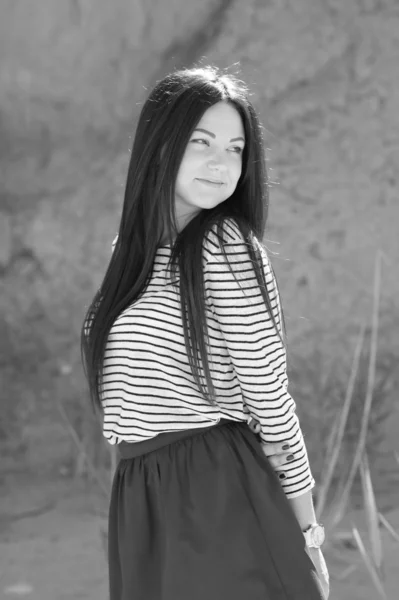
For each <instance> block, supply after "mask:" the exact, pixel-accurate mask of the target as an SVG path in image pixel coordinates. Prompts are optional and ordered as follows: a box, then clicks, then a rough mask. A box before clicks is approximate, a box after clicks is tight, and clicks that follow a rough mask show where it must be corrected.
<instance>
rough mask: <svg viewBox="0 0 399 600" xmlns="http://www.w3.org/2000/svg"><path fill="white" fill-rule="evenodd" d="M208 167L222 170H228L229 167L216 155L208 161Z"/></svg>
mask: <svg viewBox="0 0 399 600" xmlns="http://www.w3.org/2000/svg"><path fill="white" fill-rule="evenodd" d="M208 167H209V168H210V169H221V170H222V169H226V167H227V165H226V163H225V161H224V160H223V158H222V157H221V156H220V155H218V154H215V155H214V156H212V157H211V158H210V159H209V160H208Z"/></svg>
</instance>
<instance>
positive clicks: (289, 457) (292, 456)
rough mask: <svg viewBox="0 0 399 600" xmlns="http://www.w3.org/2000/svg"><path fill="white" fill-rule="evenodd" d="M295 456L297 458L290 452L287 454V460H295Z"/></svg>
mask: <svg viewBox="0 0 399 600" xmlns="http://www.w3.org/2000/svg"><path fill="white" fill-rule="evenodd" d="M294 458H295V457H294V455H293V454H289V455H288V456H287V462H290V461H291V460H294Z"/></svg>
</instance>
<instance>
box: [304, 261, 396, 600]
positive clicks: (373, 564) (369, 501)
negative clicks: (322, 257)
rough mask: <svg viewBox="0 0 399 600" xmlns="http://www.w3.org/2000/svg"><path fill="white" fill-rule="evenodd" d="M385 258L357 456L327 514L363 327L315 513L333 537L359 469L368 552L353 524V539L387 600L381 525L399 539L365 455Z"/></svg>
mask: <svg viewBox="0 0 399 600" xmlns="http://www.w3.org/2000/svg"><path fill="white" fill-rule="evenodd" d="M382 258H383V255H382V253H381V252H378V253H377V257H376V263H375V270H374V295H373V308H372V318H371V339H370V353H369V365H368V378H367V389H366V395H365V398H364V406H363V413H362V420H361V427H360V431H359V436H358V440H357V443H356V448H355V453H354V456H353V460H352V464H351V467H350V469H349V473H348V475H346V476H345V479H344V480H341V481H340V482H339V484H338V486H337V487H338V490H339V491H338V493H337V494H336V496H335V498H336V501H335V502H333V504H332V506H329V507H328V511H325V506H326V498H327V494H328V490H329V487H330V485H331V481H332V477H333V473H334V469H335V466H336V464H337V459H338V455H339V453H340V452H341V449H342V440H343V436H344V430H345V426H346V423H347V417H348V414H349V409H350V405H351V402H352V400H353V390H354V381H355V378H356V374H357V371H358V368H359V359H360V354H361V349H362V345H363V343H364V332H365V326H364V325H362V327H361V329H360V332H359V337H358V342H357V344H356V349H355V353H354V358H353V363H352V369H351V373H350V378H349V382H348V386H347V393H346V397H345V401H344V405H343V408H342V411H341V413H340V414H339V415H338V417H337V419H336V422H335V425H334V427H333V430H332V433H331V439H330V440H329V444H328V449H329V451H328V455H327V457H326V464H327V465H328V468H327V469H326V473H325V476H324V478H323V480H322V483H321V486H320V495H319V499H318V502H317V505H316V514H317V516H318V518H320V519H321V518H322V519H323V520H324V516H323V515H325V519H326V520H325V523H326V526H327V529H329V530H330V531H331V532H332V534H334V530H335V528H336V527H337V525H338V524H339V523H340V522H341V520H342V518H343V516H344V514H345V512H346V509H347V504H348V498H349V494H350V491H351V488H352V485H353V481H354V477H355V475H356V473H357V472H358V470H359V471H360V478H361V484H362V493H363V502H364V511H365V516H366V522H367V531H368V538H369V544H368V546H369V550H367V549H366V545H365V543H364V541H363V540H362V537H361V535H360V533H359V531H358V529H357V528H356V527H355V525H354V524H353V523H352V531H351V536H352V538H353V540H354V542H355V545H356V548H357V549H358V550H359V552H360V554H361V557H362V559H363V562H364V564H365V567H366V569H367V572H368V573H369V576H370V579H371V581H372V583H373V584H374V587H375V589H376V591H377V593H378V595H379V597H380V598H383V599H386V598H387V595H386V591H385V587H384V564H383V546H382V539H381V530H380V525H381V526H383V527H385V528H386V529H387V531H388V532H389V533H390V534H391V536H392V537H393V539H395V540H396V541H399V536H398V534H397V533H396V531H395V530H394V529H393V527H392V526H391V525H390V523H389V522H388V521H387V519H386V518H385V517H384V516H383V515H382V514H381V513H380V512H379V511H378V508H377V503H376V499H375V494H374V489H373V484H372V479H371V474H370V468H369V461H368V456H367V452H366V436H367V431H368V425H369V418H370V413H371V407H372V400H373V391H374V385H375V373H376V358H377V340H378V324H379V306H380V291H381V270H382ZM396 459H397V462H398V464H399V457H397V456H396ZM349 535H350V534H349ZM340 537H341V539H342V538H343V537H345V536H342V534H341V536H340ZM347 539H348V538H347ZM346 571H347V572H346V573H345V575H344V576H345V577H346V576H348V575H349V574H350V573H351V572H353V568H351V567H350V568H349V570H346Z"/></svg>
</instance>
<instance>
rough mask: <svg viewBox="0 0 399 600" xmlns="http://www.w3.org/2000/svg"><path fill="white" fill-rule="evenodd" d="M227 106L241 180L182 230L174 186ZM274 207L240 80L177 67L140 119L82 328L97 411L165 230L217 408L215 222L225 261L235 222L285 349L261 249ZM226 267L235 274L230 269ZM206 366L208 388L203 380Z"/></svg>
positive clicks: (196, 362)
mask: <svg viewBox="0 0 399 600" xmlns="http://www.w3.org/2000/svg"><path fill="white" fill-rule="evenodd" d="M221 101H224V102H228V103H229V104H231V105H232V106H234V107H235V108H236V110H237V111H238V113H239V114H240V116H241V119H242V123H243V127H244V131H245V140H246V143H245V148H244V151H243V155H242V172H241V176H240V178H239V181H238V183H237V187H236V189H235V191H234V193H233V194H232V195H231V196H230V197H229V198H228V199H227V200H225V201H224V202H222V203H221V204H219V205H218V206H216V207H215V208H213V209H209V210H201V211H200V212H199V213H198V214H196V216H194V217H193V218H192V219H191V220H190V221H189V222H188V224H187V225H186V226H185V227H184V228H183V229H182V230H181V231H180V232H177V225H176V220H175V212H174V196H175V194H174V189H175V182H176V177H177V173H178V170H179V166H180V163H181V161H182V157H183V154H184V152H185V149H186V146H187V144H188V142H189V139H190V136H191V134H192V132H193V130H194V129H195V127H196V125H197V124H198V122H199V121H200V119H201V117H202V116H203V114H204V112H205V111H206V110H207V109H208V108H209V107H210V106H212V105H214V104H216V103H217V102H221ZM268 205H269V193H268V179H267V170H266V160H265V154H264V147H263V140H262V127H261V124H260V121H259V117H258V115H257V112H256V110H255V108H254V106H253V104H252V102H251V101H250V99H249V91H248V88H247V86H246V85H245V84H244V83H243V82H242V81H241V80H239V79H238V78H237V77H236V76H235V75H232V74H230V73H228V72H227V71H222V70H219V69H218V68H216V67H212V66H206V67H198V68H192V69H181V70H178V71H175V72H173V73H171V74H170V75H168V76H166V77H165V78H164V79H162V80H161V81H159V82H158V83H157V85H156V86H155V87H154V89H153V90H152V92H151V93H150V95H149V97H148V98H147V100H146V101H145V103H144V105H143V107H142V110H141V114H140V117H139V120H138V124H137V129H136V134H135V137H134V143H133V148H132V151H131V158H130V164H129V169H128V173H127V181H126V188H125V194H124V202H123V209H122V215H121V220H120V225H119V231H118V236H117V241H116V245H115V250H114V252H113V254H112V256H111V259H110V262H109V265H108V268H107V271H106V273H105V276H104V279H103V281H102V283H101V285H100V288H99V289H98V291H97V292H96V294H95V295H94V298H93V300H92V302H91V303H90V305H89V307H88V309H87V312H86V315H85V318H84V322H83V326H82V330H81V353H82V362H83V367H84V371H85V375H86V378H87V381H88V385H89V392H90V397H91V400H92V403H93V406H94V408H95V409H96V408H99V409H100V410H101V408H102V405H101V382H102V371H103V363H104V354H105V347H106V343H107V338H108V335H109V332H110V329H111V327H112V325H113V323H114V321H115V319H116V318H117V316H118V315H119V314H120V313H121V312H122V311H123V310H124V309H125V308H127V307H128V306H129V305H131V304H132V303H134V301H135V300H137V299H138V298H139V296H140V295H141V294H142V293H143V292H144V291H145V289H146V287H147V285H148V282H149V280H150V277H151V273H152V268H153V262H154V259H155V255H156V252H157V249H158V247H159V245H160V241H161V239H162V235H163V234H164V232H165V231H167V232H168V234H169V239H170V240H172V239H173V232H175V233H177V236H176V239H175V241H174V242H173V243H172V244H171V256H170V260H169V266H170V267H171V269H172V270H173V271H174V272H176V269H177V265H178V268H179V272H180V298H181V309H182V315H183V325H184V337H185V344H186V350H187V355H188V359H189V363H190V366H191V369H192V373H193V376H194V379H195V381H196V383H197V385H198V388H199V390H200V391H201V393H202V394H203V396H204V398H206V399H207V400H208V401H209V402H210V403H211V404H216V399H215V390H214V387H213V384H212V378H211V375H210V370H209V363H208V357H207V352H206V345H205V335H207V334H208V333H207V326H206V318H205V307H204V282H203V279H204V278H203V269H202V248H203V241H204V239H205V238H206V236H207V234H208V232H209V231H210V229H211V228H212V226H213V225H215V224H216V226H217V232H216V234H217V237H218V238H219V239H220V241H221V248H222V251H223V253H224V256H225V257H226V259H227V256H226V252H225V248H224V238H223V233H222V232H223V223H224V222H225V220H226V219H233V220H234V221H235V223H236V224H237V225H238V227H239V229H240V232H241V234H242V236H243V238H244V240H245V242H246V245H247V248H248V252H249V255H250V258H251V261H252V264H253V267H254V269H255V274H256V278H257V281H258V283H259V286H260V290H261V292H262V296H263V299H264V302H265V304H266V306H267V308H268V311H269V313H270V316H271V318H272V320H273V323H274V325H275V327H276V330H277V332H278V335H279V336H280V339H281V341H282V343H283V345H284V346H285V323H284V315H283V312H282V309H281V316H282V319H281V321H282V326H281V332H280V331H279V328H278V326H277V323H276V319H275V316H274V314H273V310H272V307H271V301H270V298H269V294H268V290H267V287H266V281H265V276H264V272H263V268H262V259H261V254H260V251H259V245H260V246H262V247H263V248H265V247H264V245H263V243H262V240H263V237H264V234H265V229H266V222H267V213H268ZM254 242H255V243H254ZM270 266H271V265H270ZM229 267H230V269H231V265H230V263H229ZM271 268H272V267H271ZM232 272H233V271H232ZM233 274H234V273H233ZM234 276H235V275H234ZM276 285H277V282H276ZM277 291H278V287H277ZM190 337H191V344H190ZM208 339H209V338H208ZM198 348H199V353H198ZM201 360H202V365H203V369H204V373H205V378H206V384H207V388H204V386H203V385H202V383H201V379H200V376H199V368H200V364H201V362H200V361H201Z"/></svg>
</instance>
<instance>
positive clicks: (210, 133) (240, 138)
mask: <svg viewBox="0 0 399 600" xmlns="http://www.w3.org/2000/svg"><path fill="white" fill-rule="evenodd" d="M194 131H202V132H203V133H207V134H208V135H210V136H211V137H212V138H215V137H216V135H215V134H214V133H212V132H211V131H208V130H207V129H202V128H201V127H197V128H196V129H194ZM193 133H194V132H193ZM239 140H241V141H243V142H244V144H245V140H244V138H243V137H241V136H240V137H236V138H231V140H230V142H238V141H239Z"/></svg>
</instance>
